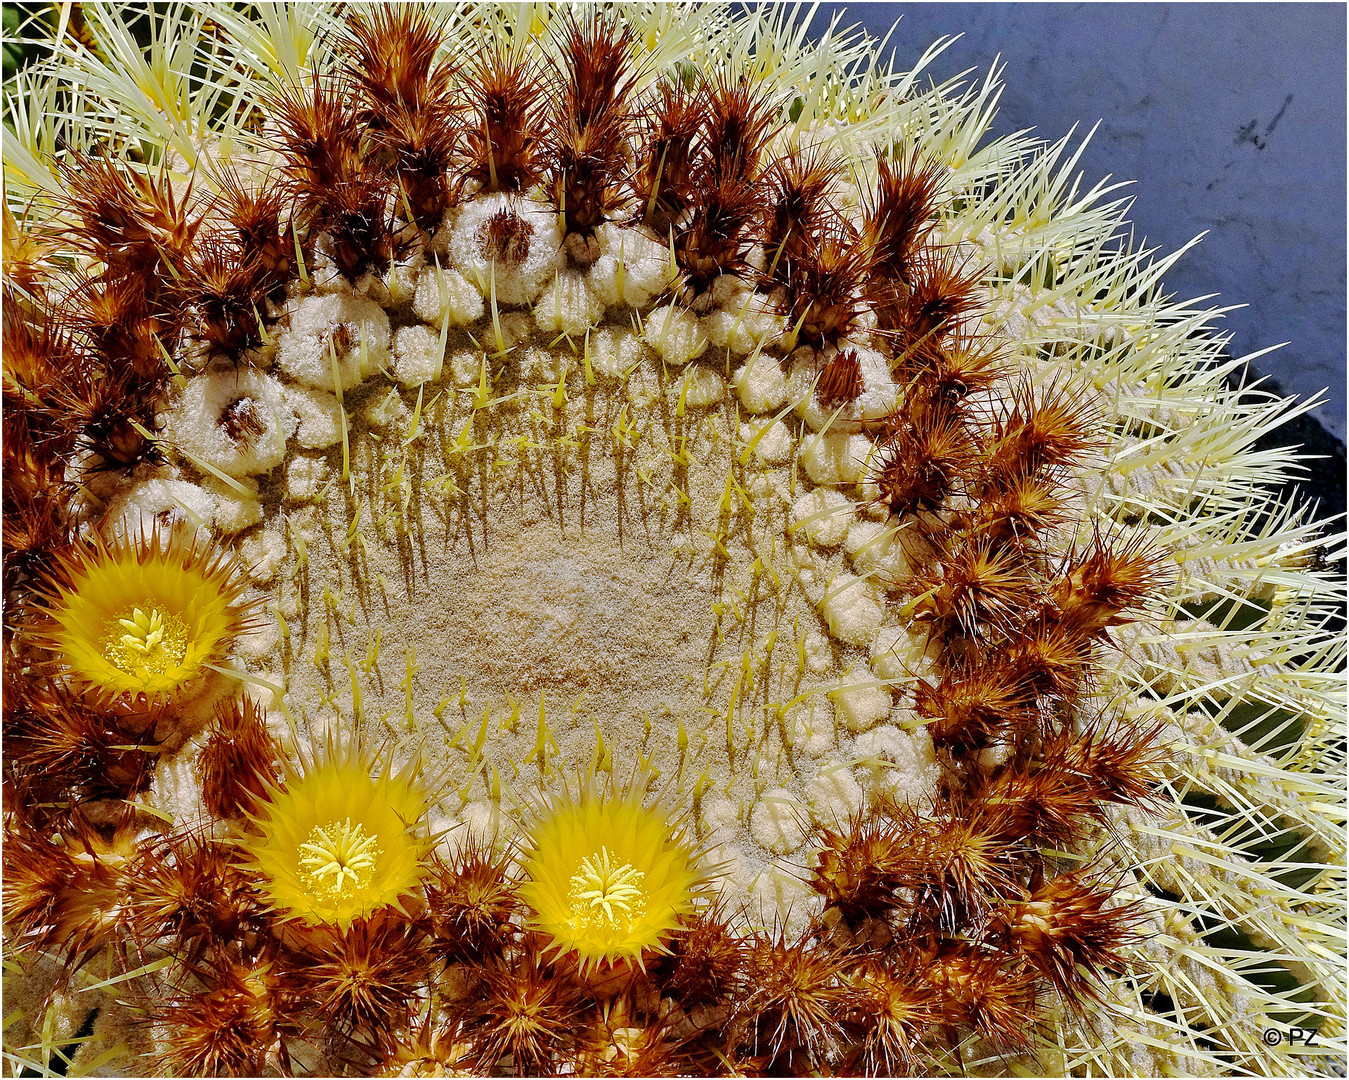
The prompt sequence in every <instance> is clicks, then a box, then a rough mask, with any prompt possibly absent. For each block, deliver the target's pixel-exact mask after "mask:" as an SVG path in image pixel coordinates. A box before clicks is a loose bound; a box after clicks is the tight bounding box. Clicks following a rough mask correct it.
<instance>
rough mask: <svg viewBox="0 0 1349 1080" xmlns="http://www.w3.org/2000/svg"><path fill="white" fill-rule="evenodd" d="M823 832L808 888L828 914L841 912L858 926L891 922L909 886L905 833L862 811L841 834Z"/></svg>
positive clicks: (820, 836) (824, 829)
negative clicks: (876, 921) (900, 893)
mask: <svg viewBox="0 0 1349 1080" xmlns="http://www.w3.org/2000/svg"><path fill="white" fill-rule="evenodd" d="M818 832H819V839H820V842H821V846H820V851H819V856H818V860H817V864H816V865H815V867H814V868H813V869H812V870H811V876H810V880H809V884H810V887H811V888H812V889H814V890H815V891H816V892H817V893H819V894H820V895H821V896H822V897H824V903H825V910H826V911H827V910H829V909H830V908H834V909H837V910H838V912H839V914H840V915H841V916H842V917H843V919H844V920H845V921H846V922H847V923H849V924H850V925H853V926H856V925H858V924H860V923H861V922H863V920H865V919H885V918H887V917H888V916H889V915H890V913H891V912H892V911H893V910H894V909H895V907H896V906H897V905H898V904H899V899H898V897H897V896H896V892H897V890H898V889H899V888H900V886H901V884H903V881H904V877H903V874H904V870H905V867H906V864H905V860H904V859H903V857H902V856H901V854H900V852H899V845H900V844H901V843H902V842H903V841H902V831H901V830H900V829H898V828H897V827H896V826H895V824H894V823H893V822H890V821H886V820H885V819H884V818H882V817H877V816H874V815H871V814H868V813H863V812H861V811H859V812H858V813H857V814H855V815H854V816H853V817H852V818H851V820H849V821H848V822H847V824H846V825H843V826H840V829H838V830H835V829H831V828H828V827H823V826H822V827H820V828H819V830H818Z"/></svg>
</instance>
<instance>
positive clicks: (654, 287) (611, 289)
mask: <svg viewBox="0 0 1349 1080" xmlns="http://www.w3.org/2000/svg"><path fill="white" fill-rule="evenodd" d="M595 239H596V240H597V241H598V242H599V248H600V257H599V258H598V259H596V260H595V263H594V265H592V266H591V268H590V273H589V274H588V275H587V283H588V284H589V285H590V288H591V289H593V290H594V292H595V295H596V296H597V297H599V298H600V300H601V301H602V302H603V303H605V304H607V305H609V306H611V307H614V306H617V305H619V304H623V305H625V306H627V307H633V308H643V307H646V305H647V304H649V303H650V302H651V300H652V299H653V298H654V297H655V296H657V295H658V294H660V293H662V292H664V291H665V289H666V288H667V287H668V286H669V285H670V283H671V282H672V281H673V280H674V279H675V276H676V273H677V268H672V267H671V264H670V251H669V249H668V248H667V247H666V246H665V245H664V244H663V243H661V242H660V240H658V239H657V238H656V236H655V234H653V233H652V232H651V231H650V230H649V229H645V228H634V229H625V228H621V227H620V226H618V225H615V224H614V223H613V222H605V223H604V224H603V225H600V226H599V227H598V228H596V229H595Z"/></svg>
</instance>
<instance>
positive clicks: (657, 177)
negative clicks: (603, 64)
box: [633, 78, 703, 236]
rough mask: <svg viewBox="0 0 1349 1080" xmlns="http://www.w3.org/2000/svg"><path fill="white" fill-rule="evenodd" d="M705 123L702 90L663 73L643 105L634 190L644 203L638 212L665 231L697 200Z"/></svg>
mask: <svg viewBox="0 0 1349 1080" xmlns="http://www.w3.org/2000/svg"><path fill="white" fill-rule="evenodd" d="M702 123H703V109H702V101H701V95H700V94H699V93H698V92H697V91H695V90H694V89H692V88H690V87H689V86H688V85H686V84H685V82H684V81H683V80H682V79H675V78H664V79H662V80H661V81H660V82H658V83H657V84H656V87H655V90H654V91H653V92H652V95H651V98H650V100H649V101H647V102H646V103H645V107H644V108H641V109H639V110H638V120H637V124H638V134H639V145H640V149H639V151H638V155H637V166H636V171H635V172H634V175H633V192H634V194H635V195H636V196H637V201H638V204H639V205H638V207H637V208H636V210H635V213H634V216H635V217H636V219H637V220H638V221H641V222H644V223H646V224H647V225H650V226H651V227H652V228H653V229H655V230H656V232H657V233H659V234H660V235H661V236H664V235H666V234H667V233H668V232H669V231H670V229H671V227H672V226H673V225H674V224H675V222H676V221H678V220H679V219H680V217H681V216H682V215H683V214H684V212H685V211H686V210H687V209H688V208H689V207H691V206H692V205H693V200H694V197H695V195H696V193H697V191H698V183H699V180H698V152H699V145H698V133H699V130H700V129H701V127H702Z"/></svg>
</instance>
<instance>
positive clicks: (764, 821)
mask: <svg viewBox="0 0 1349 1080" xmlns="http://www.w3.org/2000/svg"><path fill="white" fill-rule="evenodd" d="M809 828H810V814H809V812H808V810H807V808H806V804H805V803H803V802H802V801H801V800H800V799H798V798H797V797H796V796H795V795H793V794H792V793H791V792H790V791H788V790H787V789H786V788H780V787H779V788H770V789H769V790H767V791H765V792H764V793H763V794H762V795H760V796H759V800H758V802H756V803H755V804H754V809H753V811H751V813H750V819H749V831H750V834H751V835H752V836H753V837H754V839H755V842H756V843H758V844H760V845H762V846H763V847H765V848H767V849H768V850H769V851H771V852H772V853H773V854H774V855H786V854H787V853H788V852H792V851H795V850H796V849H797V848H799V847H800V846H801V843H802V841H804V840H805V838H806V831H807V830H808V829H809Z"/></svg>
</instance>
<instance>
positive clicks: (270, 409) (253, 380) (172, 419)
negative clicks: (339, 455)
mask: <svg viewBox="0 0 1349 1080" xmlns="http://www.w3.org/2000/svg"><path fill="white" fill-rule="evenodd" d="M162 419H163V423H164V426H165V436H166V438H167V439H168V440H169V442H170V443H172V444H173V445H175V446H177V447H178V448H179V449H181V450H183V451H184V452H186V453H187V454H188V455H189V456H190V457H191V458H194V459H196V460H197V461H203V462H205V463H206V464H208V465H212V466H214V467H215V468H217V469H219V470H220V471H221V472H223V473H227V474H228V475H230V476H236V477H237V476H253V475H256V474H259V473H265V472H270V471H271V470H272V469H274V468H275V467H276V466H277V465H280V464H281V462H282V460H284V458H285V456H286V440H287V439H288V438H290V435H291V433H292V432H294V430H295V424H296V420H295V415H294V414H293V413H292V412H291V410H290V409H289V407H288V406H287V404H286V401H285V397H284V395H283V394H282V390H281V384H280V383H279V382H277V381H276V380H275V379H274V378H272V377H271V376H269V375H264V374H262V373H261V372H259V371H255V370H252V369H249V368H240V369H239V370H238V371H213V372H209V373H207V374H205V375H198V376H197V377H195V378H193V379H189V380H188V383H187V386H186V387H185V388H184V389H183V391H182V393H181V394H180V395H179V396H178V399H177V400H176V401H175V402H174V403H173V406H172V407H171V408H170V409H169V411H168V412H167V413H165V414H163V416H162Z"/></svg>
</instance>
